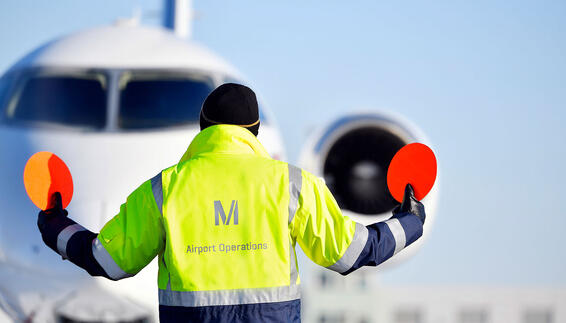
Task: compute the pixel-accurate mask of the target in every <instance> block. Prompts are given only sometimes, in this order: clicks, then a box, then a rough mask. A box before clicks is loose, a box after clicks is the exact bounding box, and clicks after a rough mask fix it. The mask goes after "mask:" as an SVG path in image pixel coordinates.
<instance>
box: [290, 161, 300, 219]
mask: <svg viewBox="0 0 566 323" xmlns="http://www.w3.org/2000/svg"><path fill="white" fill-rule="evenodd" d="M302 185H303V176H302V174H301V169H300V168H298V167H295V166H293V165H291V164H289V223H291V221H293V217H295V212H297V208H298V207H299V196H301V186H302Z"/></svg>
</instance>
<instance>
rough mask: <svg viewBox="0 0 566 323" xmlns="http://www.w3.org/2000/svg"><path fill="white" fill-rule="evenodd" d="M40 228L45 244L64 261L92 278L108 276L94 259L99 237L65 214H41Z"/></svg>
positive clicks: (39, 219)
mask: <svg viewBox="0 0 566 323" xmlns="http://www.w3.org/2000/svg"><path fill="white" fill-rule="evenodd" d="M38 227H39V231H40V232H41V237H42V239H43V242H45V244H46V245H47V246H48V247H49V248H51V249H53V251H55V252H57V253H58V254H59V255H61V257H62V258H63V259H69V260H70V261H71V262H72V263H74V264H75V265H77V266H79V267H81V268H83V269H84V270H86V271H87V272H88V273H89V274H90V275H91V276H103V277H106V278H110V277H108V275H107V274H106V272H105V271H104V270H103V269H102V267H101V266H100V264H99V263H98V262H97V261H96V259H95V258H94V255H93V252H92V243H93V240H94V239H96V237H97V236H98V235H97V234H96V233H93V232H91V231H89V230H87V229H85V228H84V227H83V226H81V225H80V224H78V223H76V222H75V221H73V220H71V219H70V218H68V217H67V216H66V211H65V213H64V214H63V213H61V214H57V215H46V214H45V213H44V212H42V213H40V214H39V218H38Z"/></svg>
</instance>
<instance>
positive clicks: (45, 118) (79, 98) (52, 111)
mask: <svg viewBox="0 0 566 323" xmlns="http://www.w3.org/2000/svg"><path fill="white" fill-rule="evenodd" d="M105 87H106V76H105V75H104V74H102V73H90V72H86V73H84V74H80V75H52V74H51V75H40V74H38V75H35V76H32V77H30V78H27V79H24V81H23V83H22V85H21V86H19V87H18V89H17V90H16V93H15V94H14V95H13V96H12V98H11V100H10V102H9V103H8V108H7V110H6V118H7V119H8V120H10V121H24V122H38V123H47V124H58V125H65V126H75V127H84V128H94V129H100V128H103V127H104V126H105V123H106V89H105Z"/></svg>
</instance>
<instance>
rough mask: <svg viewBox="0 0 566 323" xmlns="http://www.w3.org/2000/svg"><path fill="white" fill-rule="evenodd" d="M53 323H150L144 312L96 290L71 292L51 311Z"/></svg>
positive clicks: (99, 289)
mask: <svg viewBox="0 0 566 323" xmlns="http://www.w3.org/2000/svg"><path fill="white" fill-rule="evenodd" d="M55 314H56V317H57V320H56V321H57V322H66V323H71V322H82V323H86V322H131V323H134V322H135V323H138V322H139V323H142V322H143V323H146V322H150V320H149V317H150V312H149V310H148V309H146V308H144V307H143V306H141V305H138V304H136V303H135V302H133V301H131V300H129V299H127V298H125V297H122V296H118V295H114V294H110V293H109V292H108V291H106V290H104V289H102V288H100V287H98V286H96V285H90V286H89V287H88V288H82V289H81V290H78V291H75V292H72V293H70V294H69V295H68V297H67V298H66V299H64V300H63V301H61V302H60V303H59V304H58V306H56V307H55Z"/></svg>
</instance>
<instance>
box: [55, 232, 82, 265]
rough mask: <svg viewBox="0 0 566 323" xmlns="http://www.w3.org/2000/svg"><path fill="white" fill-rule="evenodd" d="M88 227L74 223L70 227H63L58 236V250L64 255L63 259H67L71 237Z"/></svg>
mask: <svg viewBox="0 0 566 323" xmlns="http://www.w3.org/2000/svg"><path fill="white" fill-rule="evenodd" d="M85 230H86V229H85V228H83V226H82V225H80V224H72V225H70V226H68V227H66V228H65V229H63V230H62V231H61V232H59V235H58V236H57V250H58V251H59V254H60V255H61V257H63V259H67V258H68V257H67V243H68V242H69V240H71V237H72V236H73V235H74V234H75V233H77V232H79V231H85Z"/></svg>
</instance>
